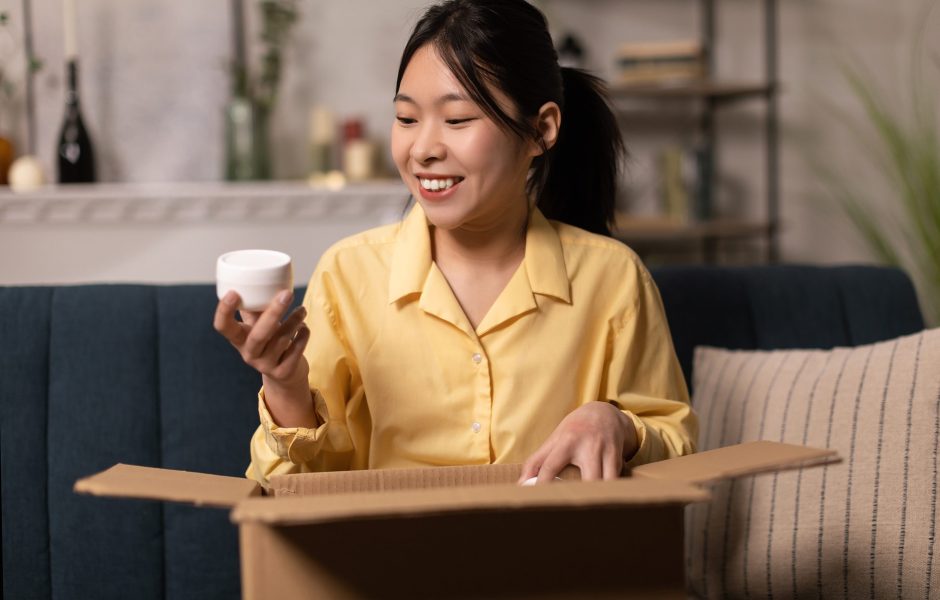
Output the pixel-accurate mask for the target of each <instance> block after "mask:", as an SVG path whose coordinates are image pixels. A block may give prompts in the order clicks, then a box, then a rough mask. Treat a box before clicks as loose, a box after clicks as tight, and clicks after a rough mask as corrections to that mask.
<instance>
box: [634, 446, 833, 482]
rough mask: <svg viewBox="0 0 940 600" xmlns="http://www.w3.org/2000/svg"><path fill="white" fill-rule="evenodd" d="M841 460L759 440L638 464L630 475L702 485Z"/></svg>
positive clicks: (829, 454) (818, 451)
mask: <svg viewBox="0 0 940 600" xmlns="http://www.w3.org/2000/svg"><path fill="white" fill-rule="evenodd" d="M840 460H841V459H840V458H839V456H838V455H837V454H836V452H835V450H825V449H821V448H810V447H807V446H794V445H792V444H783V443H780V442H769V441H759V442H747V443H744V444H737V445H734V446H727V447H725V448H717V449H715V450H708V451H706V452H699V453H698V454H690V455H688V456H680V457H678V458H671V459H669V460H664V461H660V462H655V463H650V464H646V465H641V466H639V467H636V468H634V469H633V476H634V477H638V478H647V479H658V480H666V479H668V480H673V481H685V482H688V483H696V484H705V483H709V482H714V481H719V480H722V479H730V478H732V477H740V476H742V475H755V474H757V473H767V472H772V471H782V470H786V469H798V468H802V467H808V466H814V465H819V464H826V463H833V462H839V461H840Z"/></svg>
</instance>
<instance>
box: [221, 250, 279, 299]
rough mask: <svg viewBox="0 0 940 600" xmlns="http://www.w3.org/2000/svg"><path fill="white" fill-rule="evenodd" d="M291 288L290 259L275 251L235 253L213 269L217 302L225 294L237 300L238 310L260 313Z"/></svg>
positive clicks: (240, 251) (241, 251) (229, 254)
mask: <svg viewBox="0 0 940 600" xmlns="http://www.w3.org/2000/svg"><path fill="white" fill-rule="evenodd" d="M293 287H294V270H293V268H292V266H291V260H290V256H288V255H287V254H284V253H283V252H277V251H276V250H235V251H233V252H226V253H225V254H223V255H222V256H220V257H219V260H218V261H216V265H215V291H216V294H217V295H218V296H219V300H221V299H222V298H223V297H224V296H225V294H227V293H228V292H229V290H235V291H236V292H238V295H239V296H240V297H241V304H239V306H238V307H239V308H240V309H242V310H250V311H260V310H264V308H265V307H266V306H267V305H268V304H270V302H271V301H272V300H273V299H274V297H275V296H276V295H277V293H278V292H280V291H282V290H287V289H293Z"/></svg>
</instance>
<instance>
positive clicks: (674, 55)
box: [616, 40, 708, 86]
mask: <svg viewBox="0 0 940 600" xmlns="http://www.w3.org/2000/svg"><path fill="white" fill-rule="evenodd" d="M616 62H617V68H618V73H619V76H618V83H619V84H620V85H627V86H629V85H670V84H672V85H675V84H682V83H688V82H690V81H700V80H703V79H705V78H706V77H707V75H708V73H707V68H706V63H705V51H704V48H703V47H702V44H701V43H699V42H698V41H695V40H663V41H653V42H630V43H625V44H621V46H620V49H619V51H618V53H617V58H616Z"/></svg>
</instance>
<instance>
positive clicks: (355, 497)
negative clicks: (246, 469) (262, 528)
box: [232, 479, 709, 525]
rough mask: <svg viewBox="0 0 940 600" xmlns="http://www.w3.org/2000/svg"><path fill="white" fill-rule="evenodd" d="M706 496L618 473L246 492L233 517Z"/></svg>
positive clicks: (340, 515)
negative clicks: (320, 491)
mask: <svg viewBox="0 0 940 600" xmlns="http://www.w3.org/2000/svg"><path fill="white" fill-rule="evenodd" d="M708 498H709V495H708V492H706V491H704V490H702V489H700V488H698V487H696V486H693V485H690V484H687V483H684V482H681V481H654V480H648V479H618V480H615V481H590V482H555V483H551V484H547V485H536V486H528V487H524V486H520V485H516V484H502V485H481V486H464V487H451V488H432V489H424V490H414V489H411V490H396V491H386V492H382V493H376V494H361V493H338V494H326V495H311V496H297V497H283V498H276V499H275V500H273V501H272V500H265V499H261V498H250V499H247V500H244V501H242V502H239V503H238V506H236V507H235V510H234V511H232V520H233V521H235V522H236V523H244V522H260V523H265V524H272V525H297V524H307V523H322V522H330V521H344V520H352V519H367V518H377V517H389V516H401V517H408V516H416V515H427V514H444V513H454V512H477V511H494V510H506V509H530V508H536V509H538V508H557V507H565V506H570V507H580V508H589V507H592V506H622V505H634V506H644V505H646V506H648V505H663V504H686V503H689V502H700V501H703V500H707V499H708Z"/></svg>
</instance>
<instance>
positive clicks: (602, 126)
mask: <svg viewBox="0 0 940 600" xmlns="http://www.w3.org/2000/svg"><path fill="white" fill-rule="evenodd" d="M427 44H431V45H432V46H433V47H434V49H435V50H436V51H437V53H438V54H439V55H440V57H441V59H442V60H443V61H444V63H445V64H446V65H447V66H448V68H449V69H450V71H451V72H452V73H453V74H454V76H455V77H456V78H457V80H458V81H459V82H460V83H461V85H463V87H464V88H465V89H466V90H467V93H469V94H470V97H471V98H472V99H473V101H474V102H476V104H477V105H479V106H480V108H481V109H482V110H483V111H484V112H485V113H486V114H487V115H488V116H489V117H490V118H492V119H493V120H494V121H495V122H496V123H497V124H498V125H500V126H501V127H503V128H504V129H505V130H507V131H509V132H511V133H512V134H514V135H516V136H518V137H519V138H521V139H534V140H536V141H539V142H540V143H541V140H540V137H539V134H538V130H537V128H536V127H535V126H534V125H533V123H532V121H533V117H535V116H536V115H537V114H538V111H539V108H541V107H542V105H544V104H545V103H546V102H555V103H556V104H558V106H559V107H560V108H561V111H562V119H561V128H560V130H559V132H558V138H557V140H556V141H555V145H554V146H553V147H552V148H551V149H549V150H547V151H545V152H543V153H542V154H541V155H539V156H537V157H536V158H535V159H533V161H532V172H531V174H530V177H529V180H528V183H527V186H526V191H527V193H528V194H529V196H530V197H532V198H535V200H536V205H537V206H538V207H539V209H540V210H541V211H542V212H543V213H544V214H545V216H546V217H548V218H550V219H555V220H558V221H562V222H564V223H568V224H569V225H574V226H576V227H581V228H582V229H587V230H588V231H593V232H595V233H601V234H604V235H610V225H611V223H612V222H613V217H614V207H615V202H616V191H617V181H618V179H619V175H620V168H621V162H622V159H623V157H624V154H625V150H624V145H623V139H622V138H621V136H620V128H619V126H618V124H617V119H616V117H615V116H614V114H613V112H612V111H611V108H610V105H609V103H608V100H607V95H606V86H605V84H604V82H603V80H602V79H600V78H598V77H595V76H594V75H591V74H589V73H587V72H586V71H583V70H581V69H573V68H568V67H560V66H559V65H558V55H557V53H556V52H555V48H554V46H553V45H552V38H551V35H550V34H549V33H548V26H547V24H546V22H545V17H544V16H543V15H542V13H541V12H539V10H538V9H537V8H535V7H534V6H532V5H531V4H529V3H528V2H526V1H525V0H446V1H445V2H442V3H440V4H437V5H434V6H432V7H431V8H429V9H428V10H427V12H425V13H424V16H422V17H421V19H420V20H419V21H418V23H417V24H416V25H415V29H414V31H413V32H412V34H411V37H410V38H409V39H408V43H407V44H406V45H405V50H404V52H403V53H402V57H401V64H400V66H399V67H398V81H397V82H396V84H395V92H396V93H397V92H398V89H399V87H400V86H401V80H402V77H403V75H404V73H405V68H406V67H407V66H408V63H409V62H410V61H411V58H412V56H414V53H415V52H417V51H418V50H419V49H420V48H422V47H424V46H425V45H427ZM488 85H489V86H492V87H495V88H496V89H499V90H501V91H502V92H503V93H505V94H506V95H507V96H508V97H509V98H510V99H511V100H512V101H513V103H514V104H515V107H516V109H517V111H518V113H519V114H518V116H517V117H513V116H511V115H508V114H506V112H505V111H503V110H502V109H501V108H500V106H499V104H498V103H497V101H496V99H495V98H494V97H493V94H492V93H491V91H490V89H489V88H488V87H487V86H488ZM543 148H544V144H543Z"/></svg>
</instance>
